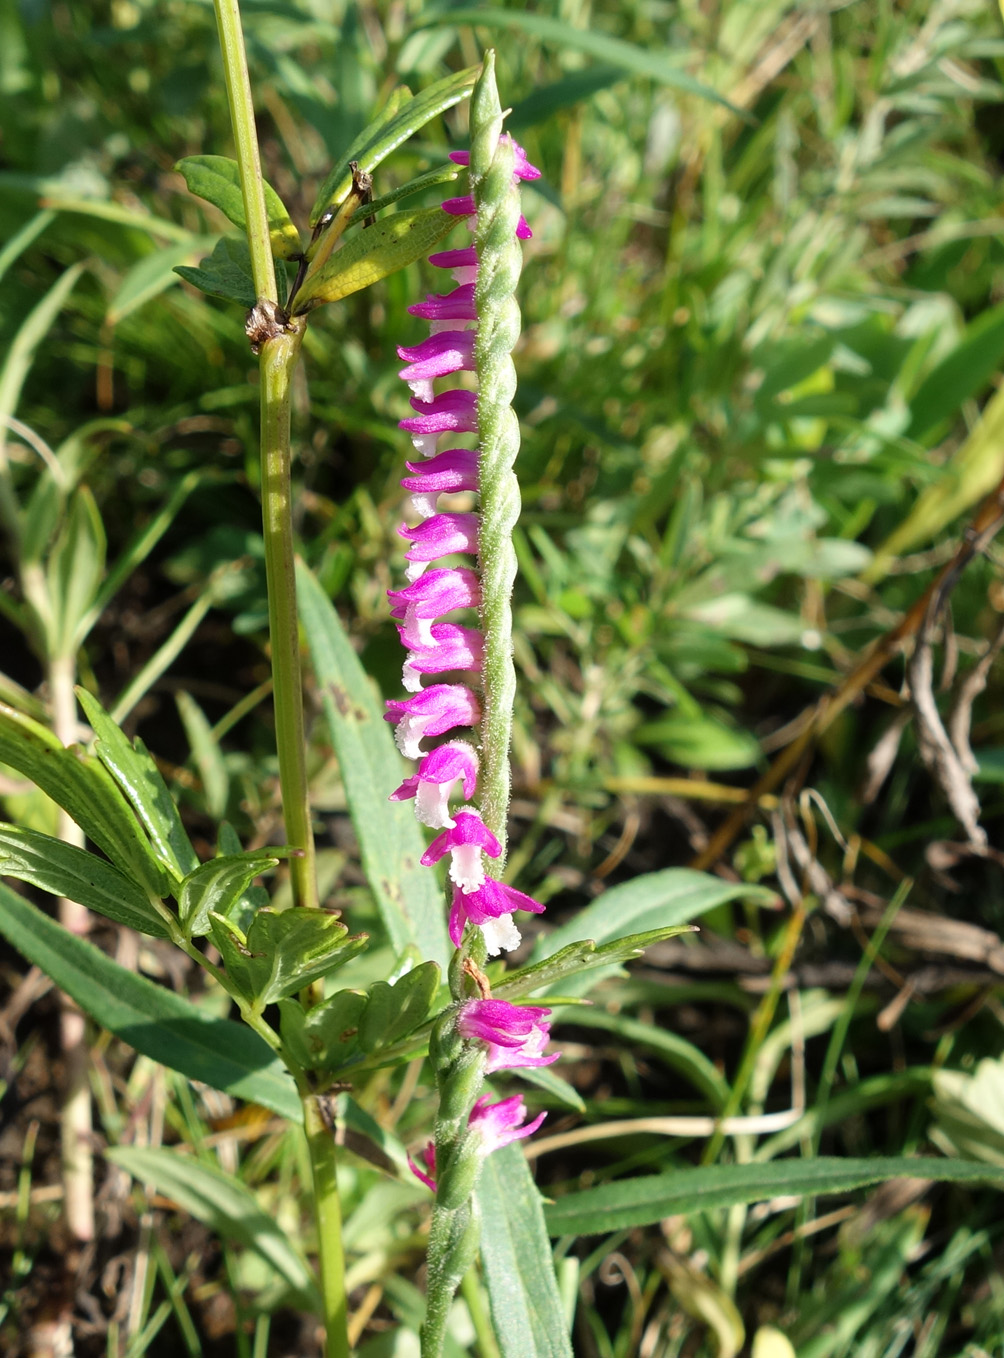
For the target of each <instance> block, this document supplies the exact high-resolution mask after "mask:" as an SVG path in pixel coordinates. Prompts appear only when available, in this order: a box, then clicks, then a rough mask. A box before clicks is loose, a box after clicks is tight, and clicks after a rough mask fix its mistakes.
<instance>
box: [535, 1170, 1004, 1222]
mask: <svg viewBox="0 0 1004 1358" xmlns="http://www.w3.org/2000/svg"><path fill="white" fill-rule="evenodd" d="M899 1178H909V1179H932V1180H940V1181H942V1182H945V1183H966V1184H981V1183H984V1184H993V1185H995V1186H997V1187H1001V1188H1004V1168H996V1167H991V1166H988V1165H979V1164H974V1163H971V1162H968V1161H965V1160H937V1159H935V1158H934V1157H933V1156H932V1157H920V1156H918V1157H913V1156H905V1155H904V1156H875V1157H873V1158H870V1159H853V1158H850V1157H848V1158H847V1159H841V1158H840V1157H837V1156H821V1157H820V1158H819V1159H817V1160H775V1161H772V1162H771V1163H769V1164H747V1165H711V1166H707V1167H702V1168H700V1169H691V1168H689V1167H687V1168H681V1169H674V1170H669V1171H667V1172H666V1173H665V1174H647V1175H644V1176H643V1177H641V1178H636V1179H620V1180H617V1181H616V1182H614V1183H609V1184H601V1185H600V1186H599V1187H598V1188H586V1189H584V1190H583V1191H582V1192H581V1193H569V1194H568V1196H567V1197H564V1198H560V1199H559V1200H558V1201H557V1202H555V1203H553V1204H551V1205H550V1206H549V1207H547V1208H546V1209H545V1216H546V1218H547V1228H548V1230H549V1231H550V1233H551V1235H600V1234H602V1233H604V1232H606V1231H619V1230H625V1229H629V1228H630V1227H633V1226H648V1225H651V1223H652V1222H655V1221H661V1220H662V1219H663V1218H664V1217H668V1216H678V1215H680V1214H684V1213H689V1212H703V1211H708V1210H709V1209H711V1208H713V1207H733V1206H735V1205H737V1204H739V1203H747V1202H763V1201H766V1200H767V1199H769V1198H774V1197H779V1196H783V1197H809V1196H812V1197H816V1196H820V1195H822V1194H824V1193H849V1192H850V1191H851V1190H852V1189H855V1188H866V1187H867V1186H868V1185H869V1184H877V1183H884V1182H885V1181H886V1180H887V1179H899Z"/></svg>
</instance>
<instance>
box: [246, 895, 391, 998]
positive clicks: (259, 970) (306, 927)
mask: <svg viewBox="0 0 1004 1358" xmlns="http://www.w3.org/2000/svg"><path fill="white" fill-rule="evenodd" d="M368 942H369V938H368V936H367V935H366V934H351V935H350V934H349V931H348V929H347V928H346V926H345V925H344V924H343V923H342V922H341V920H340V919H339V918H338V915H337V914H336V913H334V912H333V911H331V910H314V909H311V908H308V907H307V906H297V907H296V908H295V909H294V910H281V911H276V910H259V911H258V913H257V914H256V915H255V917H254V919H253V920H252V921H251V927H250V929H249V930H248V949H249V951H250V953H251V960H250V971H251V976H252V978H253V984H254V993H253V996H252V998H253V999H255V1000H259V1001H262V1002H264V1003H265V1004H273V1003H274V1002H275V1001H276V1000H280V999H284V998H285V997H286V996H287V995H292V994H294V993H295V992H296V991H298V990H302V989H303V988H304V986H308V985H310V984H311V982H313V981H319V980H320V979H321V978H322V977H324V976H328V975H329V974H330V973H331V972H332V971H335V970H336V969H337V968H338V967H341V966H344V964H345V963H346V962H348V961H349V960H350V959H351V958H353V957H355V956H356V954H357V953H360V952H362V951H363V949H364V948H365V947H366V945H367V943H368Z"/></svg>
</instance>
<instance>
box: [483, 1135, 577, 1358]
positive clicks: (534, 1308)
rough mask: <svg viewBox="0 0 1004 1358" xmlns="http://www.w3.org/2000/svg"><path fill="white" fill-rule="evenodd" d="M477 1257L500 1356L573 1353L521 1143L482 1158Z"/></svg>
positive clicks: (552, 1357) (547, 1357)
mask: <svg viewBox="0 0 1004 1358" xmlns="http://www.w3.org/2000/svg"><path fill="white" fill-rule="evenodd" d="M477 1198H478V1203H479V1204H480V1207H481V1259H482V1263H483V1264H484V1270H485V1282H486V1284H487V1286H488V1297H489V1301H490V1303H491V1312H492V1323H493V1326H494V1329H495V1334H496V1337H497V1338H498V1341H499V1348H500V1349H501V1351H502V1358H572V1346H571V1343H570V1342H569V1338H568V1327H567V1324H566V1321H565V1312H564V1308H563V1306H562V1304H561V1295H560V1293H559V1292H558V1284H557V1280H556V1279H555V1276H554V1259H553V1256H552V1254H551V1247H550V1243H549V1241H548V1238H547V1228H546V1226H545V1224H544V1213H543V1211H542V1204H541V1199H540V1193H539V1192H538V1191H537V1185H536V1184H535V1183H534V1181H533V1176H532V1175H531V1173H530V1170H529V1168H528V1167H527V1163H526V1159H525V1157H524V1155H523V1152H522V1150H521V1149H520V1148H519V1146H503V1147H502V1149H501V1150H497V1151H494V1152H493V1153H492V1154H491V1155H489V1156H488V1158H487V1160H486V1161H485V1164H484V1168H483V1169H482V1171H481V1180H480V1183H479V1184H478V1189H477Z"/></svg>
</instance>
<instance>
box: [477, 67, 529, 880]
mask: <svg viewBox="0 0 1004 1358" xmlns="http://www.w3.org/2000/svg"><path fill="white" fill-rule="evenodd" d="M494 66H495V54H494V53H493V52H488V53H486V55H485V66H484V71H483V73H482V75H481V77H480V79H479V80H478V83H477V84H476V85H475V87H474V91H473V93H472V95H471V188H472V192H473V195H474V202H475V204H476V206H477V229H476V232H475V236H474V245H475V248H476V249H477V252H478V277H477V283H476V285H475V290H474V305H475V310H476V312H477V317H478V330H477V339H476V341H475V345H474V357H475V363H476V370H477V379H478V430H479V434H480V455H479V472H478V476H479V494H480V497H481V530H480V541H479V550H478V567H479V570H480V573H481V595H482V603H481V627H482V631H483V632H484V638H485V649H484V667H483V676H482V681H483V689H484V701H483V704H482V706H483V711H484V715H483V717H482V720H481V746H482V750H481V778H480V793H481V812H482V816H483V817H484V822H485V824H486V825H487V826H488V828H489V830H491V832H492V834H493V835H494V836H495V838H496V839H497V840H498V842H499V844H500V845H501V846H502V855H501V857H500V859H499V867H501V866H502V864H503V863H504V861H505V849H506V818H507V815H508V811H509V788H510V774H509V745H510V741H511V737H512V711H513V703H514V701H515V696H516V671H515V668H514V666H513V659H512V586H513V580H514V579H515V576H516V553H515V550H514V548H513V545H512V531H513V528H514V526H515V524H516V520H517V519H518V518H519V509H520V496H519V483H518V482H517V480H516V475H515V472H514V471H513V463H514V461H515V459H516V454H517V452H518V451H519V422H518V420H517V418H516V414H515V411H514V410H513V409H512V398H513V396H514V395H515V392H516V369H515V367H514V366H513V361H512V357H511V354H512V348H513V345H514V344H515V343H516V340H517V339H518V337H519V331H520V314H519V305H518V304H517V302H516V295H515V294H516V284H517V282H518V281H519V274H520V268H521V265H522V250H521V247H520V244H519V241H518V240H517V239H516V226H517V223H518V221H519V189H518V188H517V187H516V185H515V184H514V183H513V149H512V144H511V142H510V141H509V140H508V138H506V139H505V140H501V141H500V139H499V138H500V133H501V130H502V109H501V105H500V104H499V97H498V90H497V88H496V85H495V71H494Z"/></svg>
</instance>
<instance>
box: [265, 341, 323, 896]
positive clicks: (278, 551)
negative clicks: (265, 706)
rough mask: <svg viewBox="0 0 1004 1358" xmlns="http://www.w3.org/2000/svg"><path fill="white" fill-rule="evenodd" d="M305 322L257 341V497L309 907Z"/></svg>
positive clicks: (295, 879)
mask: <svg viewBox="0 0 1004 1358" xmlns="http://www.w3.org/2000/svg"><path fill="white" fill-rule="evenodd" d="M305 326H306V321H305V320H304V319H303V318H302V317H300V318H298V319H296V320H294V321H291V322H290V329H289V331H288V333H286V334H281V335H277V336H276V337H275V338H274V339H270V340H266V341H265V343H264V344H263V345H262V348H261V498H262V530H263V532H264V535H265V576H266V580H267V583H268V628H269V636H270V638H271V643H272V686H273V703H274V707H275V740H276V747H277V750H278V755H279V784H280V787H281V789H282V814H283V818H284V820H285V822H286V839H287V841H288V842H289V843H290V844H291V845H292V846H293V847H294V848H295V849H298V850H299V851H300V852H299V855H298V856H296V857H293V858H291V859H290V862H289V870H290V876H291V878H292V884H293V900H294V901H295V903H296V904H297V905H308V906H315V907H316V906H317V904H318V899H317V874H316V870H315V869H316V864H315V855H314V831H313V827H312V824H311V819H310V795H309V793H310V789H309V786H308V782H307V754H306V738H305V729H304V720H303V680H302V676H301V672H300V633H299V627H298V623H297V616H296V563H295V557H294V551H293V514H292V487H291V484H290V465H291V461H292V454H291V451H290V443H289V419H290V411H289V407H290V388H291V384H292V379H293V371H294V369H295V367H296V363H297V359H298V358H299V354H300V341H301V340H302V338H303V330H304V328H305Z"/></svg>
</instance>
